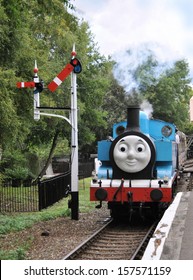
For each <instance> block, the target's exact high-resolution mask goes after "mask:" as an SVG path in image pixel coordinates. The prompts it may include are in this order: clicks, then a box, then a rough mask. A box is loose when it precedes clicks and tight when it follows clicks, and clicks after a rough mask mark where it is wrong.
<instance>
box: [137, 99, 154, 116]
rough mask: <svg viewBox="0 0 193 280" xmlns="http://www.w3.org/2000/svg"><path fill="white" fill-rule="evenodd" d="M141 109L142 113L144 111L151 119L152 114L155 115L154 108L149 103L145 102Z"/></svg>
mask: <svg viewBox="0 0 193 280" xmlns="http://www.w3.org/2000/svg"><path fill="white" fill-rule="evenodd" d="M140 108H141V110H142V111H144V112H145V113H146V114H147V115H148V117H149V118H151V117H152V113H153V106H152V105H151V104H150V103H149V101H147V100H144V101H143V102H142V103H141V105H140Z"/></svg>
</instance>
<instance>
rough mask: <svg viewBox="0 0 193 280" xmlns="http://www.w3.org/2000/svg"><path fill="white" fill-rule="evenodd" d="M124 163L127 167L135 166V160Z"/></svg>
mask: <svg viewBox="0 0 193 280" xmlns="http://www.w3.org/2000/svg"><path fill="white" fill-rule="evenodd" d="M126 163H127V165H129V166H133V165H136V163H137V161H136V160H135V159H132V160H126Z"/></svg>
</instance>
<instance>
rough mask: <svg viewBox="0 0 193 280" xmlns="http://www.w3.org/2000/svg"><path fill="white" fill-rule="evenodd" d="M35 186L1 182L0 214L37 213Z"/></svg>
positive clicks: (36, 189)
mask: <svg viewBox="0 0 193 280" xmlns="http://www.w3.org/2000/svg"><path fill="white" fill-rule="evenodd" d="M38 201H39V199H38V186H37V184H32V183H30V184H29V183H28V184H25V181H21V180H20V181H19V184H16V182H14V183H13V184H12V182H11V181H5V182H2V185H1V186H0V212H32V211H38V210H39V209H38V207H39V206H38Z"/></svg>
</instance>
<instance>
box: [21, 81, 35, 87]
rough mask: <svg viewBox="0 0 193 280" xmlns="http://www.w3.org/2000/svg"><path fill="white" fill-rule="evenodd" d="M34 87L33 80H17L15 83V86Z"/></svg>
mask: <svg viewBox="0 0 193 280" xmlns="http://www.w3.org/2000/svg"><path fill="white" fill-rule="evenodd" d="M27 87H29V88H34V87H35V83H34V82H18V83H17V88H27Z"/></svg>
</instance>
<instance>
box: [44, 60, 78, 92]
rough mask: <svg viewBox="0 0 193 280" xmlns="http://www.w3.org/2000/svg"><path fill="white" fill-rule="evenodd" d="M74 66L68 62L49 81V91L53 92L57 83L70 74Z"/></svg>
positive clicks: (59, 83)
mask: <svg viewBox="0 0 193 280" xmlns="http://www.w3.org/2000/svg"><path fill="white" fill-rule="evenodd" d="M73 69H74V66H73V65H72V64H70V63H68V64H67V65H66V67H65V68H64V69H63V70H62V71H61V72H60V73H59V74H58V75H57V76H56V77H55V78H54V80H53V81H52V82H51V83H49V85H48V88H49V90H50V91H52V92H54V91H55V90H56V89H57V87H58V86H59V85H61V83H62V82H63V81H64V80H65V79H66V77H68V75H70V73H71V72H72V71H73Z"/></svg>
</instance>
